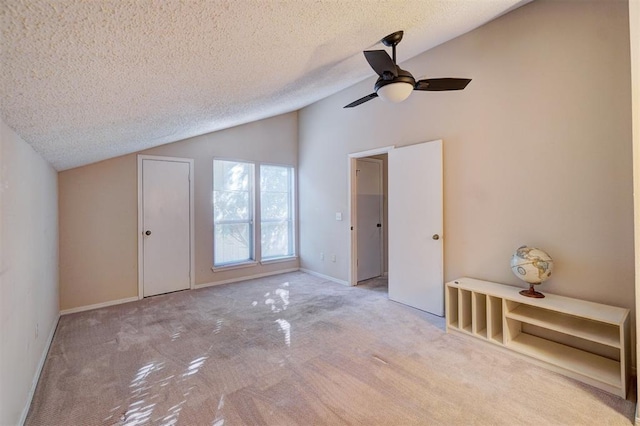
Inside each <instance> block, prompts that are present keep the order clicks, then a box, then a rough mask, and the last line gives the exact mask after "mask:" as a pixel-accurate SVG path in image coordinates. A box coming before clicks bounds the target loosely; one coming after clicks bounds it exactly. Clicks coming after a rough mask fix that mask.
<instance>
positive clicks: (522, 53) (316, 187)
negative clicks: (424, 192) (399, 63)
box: [299, 0, 634, 308]
mask: <svg viewBox="0 0 640 426" xmlns="http://www.w3.org/2000/svg"><path fill="white" fill-rule="evenodd" d="M406 37H411V32H410V31H406V32H405V38H406ZM399 49H402V44H400V45H399ZM362 60H363V61H364V58H363V59H362ZM403 68H405V69H407V70H409V71H411V72H413V73H414V75H415V76H416V77H419V78H422V77H424V76H425V75H428V76H430V77H447V76H452V77H469V78H472V79H473V81H472V82H471V83H470V85H469V86H468V87H467V89H466V90H464V91H460V92H431V93H430V92H422V93H415V92H414V93H413V94H412V96H411V97H410V98H409V99H408V100H407V101H406V102H404V103H401V104H397V105H392V104H387V103H385V102H383V101H382V100H380V99H375V100H373V101H370V102H368V103H365V104H363V105H361V106H359V107H356V108H353V109H343V108H342V107H343V106H344V105H346V104H348V103H349V102H351V101H353V100H354V99H357V98H359V97H361V96H364V95H366V94H368V93H371V92H372V90H373V84H374V82H375V77H374V76H372V77H371V78H370V79H368V80H367V81H365V82H362V83H361V84H358V85H356V86H354V87H352V88H349V89H347V90H344V91H342V92H340V93H338V94H336V95H334V96H331V97H329V98H327V99H324V100H322V101H320V102H317V103H315V104H313V105H311V106H309V107H307V108H305V109H303V110H302V111H300V113H299V117H300V123H299V129H300V142H299V143H300V145H299V179H300V186H299V191H300V216H301V217H300V219H301V220H300V227H301V229H300V242H301V250H300V252H301V267H302V268H305V269H309V270H313V271H316V272H319V273H322V274H325V275H329V276H332V277H335V278H337V279H340V280H347V279H348V261H349V259H348V255H349V247H348V244H347V241H348V235H349V232H350V231H349V225H350V224H349V223H348V221H342V222H337V221H335V212H337V211H343V212H346V211H347V203H348V194H347V182H348V176H347V155H348V153H352V152H359V151H366V150H370V149H374V148H379V147H384V146H388V145H406V144H412V143H418V142H422V141H429V140H435V139H442V140H443V141H444V148H443V149H444V206H445V207H444V208H445V212H444V213H445V216H444V217H445V220H444V222H445V229H444V245H445V257H444V263H445V265H444V266H445V279H446V280H452V279H455V278H457V277H460V276H471V277H475V278H480V279H487V280H493V281H497V282H504V283H508V284H514V285H520V286H523V287H524V284H523V283H522V282H520V281H519V280H518V279H517V278H516V277H515V276H514V275H513V274H512V273H511V271H510V268H509V259H510V257H511V255H512V253H513V252H514V251H515V249H516V248H517V247H518V246H520V245H522V244H528V245H532V246H538V247H540V248H543V249H545V250H547V251H548V252H549V253H550V254H551V255H552V256H553V257H554V258H555V261H556V269H555V273H554V276H553V277H552V279H551V280H550V281H548V282H547V283H545V284H543V285H542V286H541V288H540V290H541V291H543V292H544V291H547V292H550V293H557V294H562V295H567V296H572V297H579V298H582V299H586V300H593V301H598V302H603V303H608V304H613V305H618V306H624V307H628V308H633V305H634V302H633V300H634V255H633V253H634V247H633V198H632V161H631V110H630V105H631V97H630V71H629V70H630V60H629V18H628V6H627V2H624V1H608V0H606V1H590V2H575V1H544V0H540V1H536V2H533V3H530V4H527V5H525V6H523V7H521V8H519V9H516V10H515V11H513V12H511V13H509V14H506V15H504V16H502V17H500V18H498V19H496V20H494V21H492V22H490V23H488V24H486V25H484V26H482V27H480V28H478V29H476V30H474V31H472V32H470V33H467V34H466V35H463V36H461V37H459V38H457V39H455V40H452V41H450V42H448V43H446V44H443V45H441V46H439V47H437V48H435V49H432V50H431V51H429V52H426V53H424V54H421V55H419V56H418V57H416V58H414V59H412V60H410V61H408V62H406V63H405V64H403ZM415 191H416V196H419V193H420V188H415ZM391 197H393V194H389V198H391ZM407 208H410V206H408V207H407ZM345 217H347V215H345ZM390 232H393V230H390ZM320 252H324V253H325V254H331V253H335V254H336V255H337V262H336V263H333V262H330V261H327V259H329V257H328V256H326V257H325V260H324V261H321V260H320V257H319V255H318V254H319V253H320ZM390 273H393V271H390Z"/></svg>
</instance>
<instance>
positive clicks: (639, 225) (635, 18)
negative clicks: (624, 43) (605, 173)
mask: <svg viewBox="0 0 640 426" xmlns="http://www.w3.org/2000/svg"><path fill="white" fill-rule="evenodd" d="M629 34H630V35H629V39H630V40H631V46H630V47H631V87H632V98H631V111H632V114H633V115H632V116H633V118H632V122H633V182H634V184H633V188H634V194H635V196H634V206H635V208H634V211H635V216H634V217H635V220H634V223H635V248H636V257H635V259H636V299H635V300H636V307H637V306H638V305H639V304H640V2H638V1H630V2H629ZM636 331H637V332H638V333H640V329H636ZM639 341H640V339H638V338H637V337H636V344H637V342H639ZM636 353H638V349H637V347H636ZM637 414H638V410H637V409H636V424H640V419H638V417H637Z"/></svg>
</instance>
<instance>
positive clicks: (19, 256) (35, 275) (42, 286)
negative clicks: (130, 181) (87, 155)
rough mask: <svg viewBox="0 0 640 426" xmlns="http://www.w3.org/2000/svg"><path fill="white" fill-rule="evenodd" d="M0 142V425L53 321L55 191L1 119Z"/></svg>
mask: <svg viewBox="0 0 640 426" xmlns="http://www.w3.org/2000/svg"><path fill="white" fill-rule="evenodd" d="M0 147H1V148H0V204H1V209H0V211H1V214H2V224H1V226H0V240H1V242H2V243H1V252H0V254H1V256H0V259H1V260H0V262H1V264H0V294H1V295H2V297H1V298H0V336H1V342H2V343H1V344H0V404H1V406H0V424H2V425H13V424H18V423H19V422H21V421H23V420H24V417H25V416H26V410H28V404H29V402H30V400H31V396H32V392H33V390H34V388H35V380H37V376H38V374H39V371H40V369H41V367H42V363H43V361H44V357H45V356H46V351H47V349H48V347H49V343H50V339H51V337H52V335H53V331H54V330H55V327H56V325H57V322H58V192H57V173H56V172H55V170H54V169H53V168H52V167H51V166H50V165H49V164H48V163H47V162H46V161H44V160H43V159H42V157H40V155H38V154H37V153H36V152H35V151H34V150H33V149H32V148H31V147H30V146H29V145H28V144H27V143H26V142H24V141H23V140H22V139H20V137H19V136H18V135H16V134H15V133H14V132H13V131H12V130H11V129H10V128H9V127H7V126H6V125H5V124H4V122H1V121H0ZM36 330H37V331H36Z"/></svg>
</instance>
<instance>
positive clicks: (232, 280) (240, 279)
mask: <svg viewBox="0 0 640 426" xmlns="http://www.w3.org/2000/svg"><path fill="white" fill-rule="evenodd" d="M297 270H298V268H289V269H280V270H278V271H272V272H264V273H262V274H255V275H248V276H244V277H238V278H230V279H228V280H222V281H214V282H210V283H204V284H196V285H195V287H194V288H195V289H199V288H205V287H212V286H216V285H222V284H229V283H237V282H238V281H247V280H253V279H255V278H263V277H269V276H271V275H280V274H286V273H287V272H295V271H297Z"/></svg>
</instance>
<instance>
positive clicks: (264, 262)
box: [260, 256, 298, 265]
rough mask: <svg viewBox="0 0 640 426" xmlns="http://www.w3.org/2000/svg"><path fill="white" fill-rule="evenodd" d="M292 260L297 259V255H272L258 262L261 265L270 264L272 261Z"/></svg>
mask: <svg viewBox="0 0 640 426" xmlns="http://www.w3.org/2000/svg"><path fill="white" fill-rule="evenodd" d="M292 260H298V256H285V257H274V258H272V259H267V260H263V261H261V262H260V264H261V265H270V264H272V263H282V262H290V261H292Z"/></svg>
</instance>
